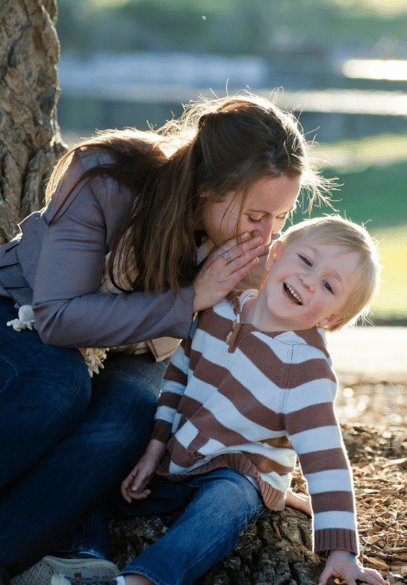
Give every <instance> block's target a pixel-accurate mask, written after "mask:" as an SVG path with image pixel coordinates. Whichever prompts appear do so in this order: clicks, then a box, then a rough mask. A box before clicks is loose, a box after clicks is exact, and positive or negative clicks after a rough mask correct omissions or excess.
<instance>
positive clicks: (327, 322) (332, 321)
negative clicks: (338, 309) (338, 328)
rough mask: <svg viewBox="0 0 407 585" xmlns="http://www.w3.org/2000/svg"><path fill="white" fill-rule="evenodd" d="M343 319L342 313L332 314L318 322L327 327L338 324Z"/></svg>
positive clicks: (319, 324) (323, 327) (320, 325)
mask: <svg viewBox="0 0 407 585" xmlns="http://www.w3.org/2000/svg"><path fill="white" fill-rule="evenodd" d="M341 321H343V318H342V317H341V316H340V315H335V314H332V315H331V316H330V317H325V319H322V321H320V322H319V323H318V327H320V328H322V329H325V327H332V325H338V323H340V322H341Z"/></svg>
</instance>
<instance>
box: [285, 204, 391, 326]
mask: <svg viewBox="0 0 407 585" xmlns="http://www.w3.org/2000/svg"><path fill="white" fill-rule="evenodd" d="M300 239H301V240H307V242H311V243H312V242H313V241H314V242H318V243H320V244H327V245H331V246H339V247H340V248H343V250H344V253H345V254H346V253H350V252H357V253H358V254H359V257H360V259H359V263H358V267H357V269H358V270H359V278H358V280H357V284H356V286H355V287H354V290H352V291H351V292H350V294H349V298H348V300H347V301H346V302H345V304H344V305H343V307H342V308H341V312H342V313H343V314H342V319H341V321H340V322H339V323H336V324H334V325H330V326H327V327H326V330H327V331H335V330H338V329H341V328H342V327H343V326H344V325H346V324H347V323H355V322H356V321H357V320H358V318H359V317H362V318H364V319H365V318H366V316H367V314H368V313H369V308H370V303H371V301H372V300H373V297H374V296H375V294H376V292H377V290H378V288H379V282H380V264H379V253H378V249H377V246H376V244H375V243H374V241H373V240H372V238H371V236H370V235H369V233H368V231H367V230H366V229H365V228H364V227H362V226H360V225H357V224H356V223H353V222H352V221H349V220H347V219H344V218H342V217H340V216H339V215H327V216H324V217H317V218H314V219H306V220H304V221H301V222H300V223H298V224H296V225H293V226H291V227H289V228H288V229H287V230H286V231H285V232H284V233H283V234H282V235H281V236H280V238H279V240H280V241H281V242H282V243H283V245H287V244H293V243H295V242H297V241H298V240H300Z"/></svg>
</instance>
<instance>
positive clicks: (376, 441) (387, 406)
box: [335, 374, 407, 585]
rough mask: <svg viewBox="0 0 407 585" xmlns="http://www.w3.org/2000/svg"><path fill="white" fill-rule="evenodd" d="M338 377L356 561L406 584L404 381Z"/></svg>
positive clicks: (406, 429) (393, 582)
mask: <svg viewBox="0 0 407 585" xmlns="http://www.w3.org/2000/svg"><path fill="white" fill-rule="evenodd" d="M339 382H340V384H339V395H338V398H337V401H336V405H337V414H338V418H339V421H340V423H341V427H342V433H343V437H344V442H345V445H346V448H347V451H348V455H349V459H350V462H351V466H352V470H353V478H354V485H355V495H356V503H357V514H358V523H359V535H360V545H361V554H360V560H361V561H362V563H363V565H364V566H366V567H371V568H374V569H377V570H378V571H379V572H380V573H381V574H382V575H383V577H385V578H386V579H388V582H389V583H390V584H391V585H396V584H397V585H402V584H403V585H406V584H407V380H406V379H404V381H403V380H402V379H401V377H400V379H394V380H392V381H389V380H388V379H386V380H381V379H380V378H376V379H369V378H364V377H362V376H354V375H346V374H343V375H339ZM335 582H336V583H338V584H339V583H343V581H342V580H341V579H335Z"/></svg>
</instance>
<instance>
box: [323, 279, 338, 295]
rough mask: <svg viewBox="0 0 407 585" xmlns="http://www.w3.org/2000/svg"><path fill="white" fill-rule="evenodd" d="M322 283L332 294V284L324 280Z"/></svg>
mask: <svg viewBox="0 0 407 585" xmlns="http://www.w3.org/2000/svg"><path fill="white" fill-rule="evenodd" d="M323 285H324V287H325V288H326V290H328V291H329V292H330V293H331V294H332V295H333V294H335V293H334V290H333V288H332V286H331V285H330V284H329V282H327V281H326V280H324V281H323Z"/></svg>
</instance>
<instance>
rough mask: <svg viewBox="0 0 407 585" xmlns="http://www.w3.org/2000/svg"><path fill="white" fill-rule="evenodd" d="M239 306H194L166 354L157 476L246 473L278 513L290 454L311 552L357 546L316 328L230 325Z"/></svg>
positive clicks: (330, 382)
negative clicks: (308, 513) (309, 526)
mask: <svg viewBox="0 0 407 585" xmlns="http://www.w3.org/2000/svg"><path fill="white" fill-rule="evenodd" d="M244 296H245V297H246V298H247V291H246V293H244ZM240 309H241V307H240V299H239V297H238V296H237V295H234V296H233V295H230V296H229V297H228V300H224V301H222V302H220V303H219V304H217V305H216V306H215V307H214V308H212V309H209V310H207V311H204V312H203V313H202V314H201V315H200V316H199V318H197V319H196V320H195V321H194V323H193V325H192V328H191V331H190V335H189V337H188V338H187V339H186V340H184V341H183V342H182V344H181V345H180V346H179V348H178V349H177V351H176V353H175V354H174V356H173V358H172V361H171V363H170V365H169V367H168V369H167V372H166V374H165V378H164V382H163V387H162V393H161V396H160V399H159V405H158V409H157V412H156V417H155V423H154V428H153V434H152V437H153V438H154V439H158V440H159V441H162V442H165V443H166V444H167V448H166V453H165V455H164V458H163V460H162V462H161V464H160V467H159V469H158V473H159V474H160V475H164V476H166V477H168V478H169V479H170V480H174V481H180V480H185V474H190V473H194V474H202V473H206V472H208V471H210V470H211V469H214V468H217V467H231V468H233V469H235V470H237V471H239V472H240V473H242V474H243V475H246V476H248V477H249V478H253V479H254V480H255V483H256V484H257V485H258V487H259V490H260V492H261V495H262V498H263V501H264V503H265V505H266V506H267V507H268V508H270V509H272V510H281V509H283V508H284V498H285V492H286V490H287V489H288V488H289V486H290V482H291V473H292V471H293V469H294V466H295V463H296V457H297V455H298V458H299V461H300V464H301V468H302V472H303V474H304V476H305V478H306V480H307V483H308V490H309V493H310V495H311V500H312V508H313V531H314V550H316V551H321V550H347V551H350V552H353V553H357V532H356V519H355V505H354V494H353V487H352V478H351V472H350V468H349V463H348V459H347V456H346V452H345V449H344V445H343V441H342V436H341V432H340V428H339V425H338V422H337V420H336V416H335V410H334V398H335V393H336V388H337V383H336V377H335V374H334V372H333V370H332V367H331V361H330V358H329V354H328V351H327V348H326V343H325V337H324V331H323V330H321V329H317V328H313V329H310V330H307V331H288V332H283V333H281V332H278V333H266V332H262V331H260V330H259V329H257V328H256V327H254V326H253V325H251V324H248V323H240V316H239V315H240ZM226 339H228V341H226Z"/></svg>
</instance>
